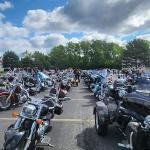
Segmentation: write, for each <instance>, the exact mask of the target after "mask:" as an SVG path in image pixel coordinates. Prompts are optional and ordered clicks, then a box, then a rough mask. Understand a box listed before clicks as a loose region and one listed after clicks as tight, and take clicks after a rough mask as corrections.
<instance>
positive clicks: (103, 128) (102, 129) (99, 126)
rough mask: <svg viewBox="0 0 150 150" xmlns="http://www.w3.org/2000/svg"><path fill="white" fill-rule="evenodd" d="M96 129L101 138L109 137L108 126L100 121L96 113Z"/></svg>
mask: <svg viewBox="0 0 150 150" xmlns="http://www.w3.org/2000/svg"><path fill="white" fill-rule="evenodd" d="M95 128H96V132H97V134H98V135H99V136H105V135H107V131H108V125H107V124H106V123H103V122H101V121H100V119H99V116H98V114H97V112H95Z"/></svg>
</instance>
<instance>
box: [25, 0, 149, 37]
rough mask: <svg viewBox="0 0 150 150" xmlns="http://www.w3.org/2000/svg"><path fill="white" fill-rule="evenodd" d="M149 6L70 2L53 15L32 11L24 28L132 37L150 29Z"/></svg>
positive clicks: (126, 1)
mask: <svg viewBox="0 0 150 150" xmlns="http://www.w3.org/2000/svg"><path fill="white" fill-rule="evenodd" d="M149 5H150V1H148V0H142V1H141V0H82V1H81V0H69V1H68V4H67V5H65V6H64V7H58V8H56V9H54V10H53V11H51V12H49V11H46V10H41V9H38V10H29V11H28V12H27V15H26V17H25V18H24V20H23V24H24V26H26V27H28V28H31V29H32V30H33V29H34V30H35V32H38V33H64V32H99V33H104V34H110V35H113V34H114V32H115V34H122V33H123V34H129V33H131V32H135V31H136V30H138V29H139V30H140V29H141V28H142V27H143V26H144V27H145V28H146V29H147V28H149V25H150V23H149V22H148V21H149V20H150V14H149V13H150V11H149V7H148V6H149Z"/></svg>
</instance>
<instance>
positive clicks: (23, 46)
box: [0, 39, 31, 54]
mask: <svg viewBox="0 0 150 150" xmlns="http://www.w3.org/2000/svg"><path fill="white" fill-rule="evenodd" d="M28 49H29V50H31V44H30V43H29V41H28V40H25V39H18V40H12V39H0V50H2V51H1V52H5V51H7V50H13V51H15V52H16V53H17V54H21V53H22V52H24V51H25V50H28Z"/></svg>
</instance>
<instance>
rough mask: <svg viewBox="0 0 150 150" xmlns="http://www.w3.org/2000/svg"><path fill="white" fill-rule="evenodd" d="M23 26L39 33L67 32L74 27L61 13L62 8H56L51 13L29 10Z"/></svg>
mask: <svg viewBox="0 0 150 150" xmlns="http://www.w3.org/2000/svg"><path fill="white" fill-rule="evenodd" d="M23 24H24V26H26V27H28V28H30V29H32V30H33V29H34V30H35V31H36V32H39V33H45V32H46V33H47V32H48V33H56V32H57V33H59V32H69V31H71V30H73V29H74V28H75V26H76V24H75V23H74V24H73V23H71V21H70V19H69V18H68V17H67V16H66V15H65V14H64V13H63V7H58V8H56V9H54V10H53V11H52V12H48V11H45V10H42V9H37V10H29V11H28V12H27V15H26V17H25V18H24V20H23Z"/></svg>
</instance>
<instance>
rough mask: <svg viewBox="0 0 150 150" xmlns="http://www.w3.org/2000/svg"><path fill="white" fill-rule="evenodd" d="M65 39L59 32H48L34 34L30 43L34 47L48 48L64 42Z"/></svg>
mask: <svg viewBox="0 0 150 150" xmlns="http://www.w3.org/2000/svg"><path fill="white" fill-rule="evenodd" d="M66 41H67V39H65V37H64V36H63V35H61V34H49V35H45V36H44V35H41V36H35V37H33V38H32V39H31V43H32V45H33V47H35V48H43V49H48V50H50V48H52V47H54V46H56V45H59V44H65V43H66Z"/></svg>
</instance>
